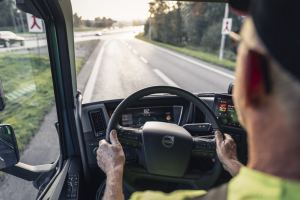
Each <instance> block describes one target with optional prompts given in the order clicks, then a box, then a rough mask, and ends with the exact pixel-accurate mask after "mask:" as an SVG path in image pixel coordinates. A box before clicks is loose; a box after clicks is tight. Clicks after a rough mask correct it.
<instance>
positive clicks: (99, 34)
mask: <svg viewBox="0 0 300 200" xmlns="http://www.w3.org/2000/svg"><path fill="white" fill-rule="evenodd" d="M95 35H96V36H102V35H103V33H102V32H100V31H99V32H97V33H96V34H95Z"/></svg>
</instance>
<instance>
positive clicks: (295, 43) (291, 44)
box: [229, 0, 300, 80]
mask: <svg viewBox="0 0 300 200" xmlns="http://www.w3.org/2000/svg"><path fill="white" fill-rule="evenodd" d="M229 4H230V6H231V7H232V8H233V9H234V10H237V11H239V12H242V13H247V14H248V15H250V16H251V17H252V18H253V21H254V25H255V28H256V31H257V33H258V35H259V37H260V39H261V40H262V42H263V43H264V45H265V46H266V48H267V50H268V52H269V53H270V54H271V55H272V56H273V57H274V58H275V60H277V62H279V63H280V64H281V65H282V67H283V68H284V69H286V70H287V71H288V72H289V73H290V74H292V75H293V76H294V77H295V78H297V79H298V80H300V23H299V21H300V1H299V0H229Z"/></svg>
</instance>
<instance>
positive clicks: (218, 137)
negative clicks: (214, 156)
mask: <svg viewBox="0 0 300 200" xmlns="http://www.w3.org/2000/svg"><path fill="white" fill-rule="evenodd" d="M215 138H216V144H217V146H218V147H220V146H221V144H222V142H223V135H222V133H221V132H220V131H216V132H215Z"/></svg>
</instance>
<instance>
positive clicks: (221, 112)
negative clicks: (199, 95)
mask: <svg viewBox="0 0 300 200" xmlns="http://www.w3.org/2000/svg"><path fill="white" fill-rule="evenodd" d="M213 110H214V113H215V116H216V117H217V119H218V121H219V123H220V124H221V126H227V127H234V128H241V125H240V123H239V120H238V116H237V112H236V109H235V106H234V104H233V101H232V97H231V96H227V95H215V101H214V107H213Z"/></svg>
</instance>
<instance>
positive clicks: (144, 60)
mask: <svg viewBox="0 0 300 200" xmlns="http://www.w3.org/2000/svg"><path fill="white" fill-rule="evenodd" d="M140 59H141V61H143V63H145V64H148V60H146V58H144V57H143V56H140Z"/></svg>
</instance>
